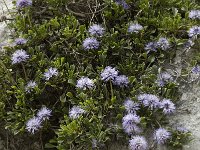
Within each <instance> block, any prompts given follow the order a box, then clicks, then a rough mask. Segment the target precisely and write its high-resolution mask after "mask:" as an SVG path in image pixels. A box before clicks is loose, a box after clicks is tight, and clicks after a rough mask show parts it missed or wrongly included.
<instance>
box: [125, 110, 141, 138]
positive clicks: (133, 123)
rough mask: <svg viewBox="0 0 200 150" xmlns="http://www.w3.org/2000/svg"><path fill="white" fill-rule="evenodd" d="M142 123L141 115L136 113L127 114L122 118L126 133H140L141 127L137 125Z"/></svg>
mask: <svg viewBox="0 0 200 150" xmlns="http://www.w3.org/2000/svg"><path fill="white" fill-rule="evenodd" d="M139 123H140V117H139V116H137V115H136V114H131V113H129V114H127V115H125V116H124V117H123V118H122V126H123V128H124V130H125V132H126V133H128V134H132V133H140V132H141V129H140V128H139V127H138V126H137V124H139Z"/></svg>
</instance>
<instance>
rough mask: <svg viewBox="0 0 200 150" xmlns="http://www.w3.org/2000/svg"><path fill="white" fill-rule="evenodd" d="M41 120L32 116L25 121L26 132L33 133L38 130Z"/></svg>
mask: <svg viewBox="0 0 200 150" xmlns="http://www.w3.org/2000/svg"><path fill="white" fill-rule="evenodd" d="M41 123H42V122H41V120H40V118H38V117H33V118H31V119H29V120H28V121H27V123H26V129H27V130H28V132H30V133H32V134H34V133H35V131H37V130H39V129H40V128H41V127H42V126H41Z"/></svg>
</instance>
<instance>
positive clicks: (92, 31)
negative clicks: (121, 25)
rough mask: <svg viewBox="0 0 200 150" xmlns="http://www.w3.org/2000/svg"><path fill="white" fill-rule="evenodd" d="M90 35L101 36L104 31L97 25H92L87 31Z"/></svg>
mask: <svg viewBox="0 0 200 150" xmlns="http://www.w3.org/2000/svg"><path fill="white" fill-rule="evenodd" d="M88 32H89V33H90V35H92V36H100V37H101V36H102V35H103V34H104V32H105V29H104V28H103V27H102V26H101V25H98V24H93V25H92V26H90V27H89V31H88Z"/></svg>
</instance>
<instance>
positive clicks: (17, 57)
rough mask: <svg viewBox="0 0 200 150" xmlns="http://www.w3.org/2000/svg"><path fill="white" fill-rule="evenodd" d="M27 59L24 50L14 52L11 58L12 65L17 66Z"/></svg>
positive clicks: (27, 56)
mask: <svg viewBox="0 0 200 150" xmlns="http://www.w3.org/2000/svg"><path fill="white" fill-rule="evenodd" d="M28 58H29V55H28V54H27V53H26V51H25V50H23V49H21V50H16V51H15V52H14V53H13V54H12V57H11V60H12V64H17V63H21V62H25V61H26V60H27V59H28Z"/></svg>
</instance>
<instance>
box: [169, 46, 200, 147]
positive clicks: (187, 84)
mask: <svg viewBox="0 0 200 150" xmlns="http://www.w3.org/2000/svg"><path fill="white" fill-rule="evenodd" d="M196 50H197V51H198V50H199V47H198V46H197V47H196V49H195V50H194V49H193V50H192V49H190V50H188V51H186V52H185V54H184V53H183V51H182V50H179V51H177V57H176V58H175V62H174V70H176V73H177V76H178V77H180V75H181V72H182V70H183V69H185V68H188V73H189V76H188V78H186V80H185V81H183V80H181V79H180V81H179V83H180V85H179V92H180V93H181V94H182V95H181V97H180V101H179V102H178V104H177V112H176V114H175V115H174V116H173V117H172V119H171V123H172V124H174V125H175V124H179V125H182V126H184V127H186V128H187V129H188V130H189V131H191V132H192V136H193V137H192V138H193V140H192V141H191V142H190V143H188V144H187V145H185V146H184V148H183V150H200V85H199V81H198V80H199V76H196V75H192V74H191V73H190V68H189V66H188V64H187V63H186V62H189V61H190V60H191V59H192V58H193V57H194V53H195V51H196ZM171 70H172V69H171Z"/></svg>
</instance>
